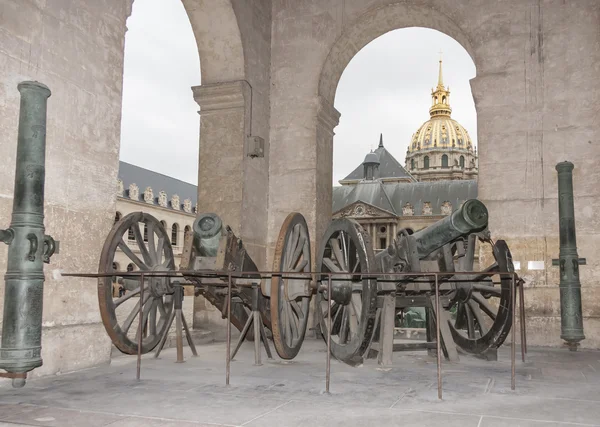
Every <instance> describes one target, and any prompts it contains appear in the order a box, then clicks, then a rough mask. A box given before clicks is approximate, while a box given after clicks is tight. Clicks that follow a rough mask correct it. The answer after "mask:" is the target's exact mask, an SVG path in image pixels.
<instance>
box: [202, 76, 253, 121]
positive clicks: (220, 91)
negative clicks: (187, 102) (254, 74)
mask: <svg viewBox="0 0 600 427" xmlns="http://www.w3.org/2000/svg"><path fill="white" fill-rule="evenodd" d="M192 93H193V94H194V101H196V102H197V103H198V105H199V106H200V114H204V113H209V112H216V111H220V110H230V109H234V108H244V107H245V106H246V102H249V100H250V94H251V88H250V85H249V84H248V82H247V81H245V80H237V81H233V82H221V83H211V84H206V85H200V86H193V87H192Z"/></svg>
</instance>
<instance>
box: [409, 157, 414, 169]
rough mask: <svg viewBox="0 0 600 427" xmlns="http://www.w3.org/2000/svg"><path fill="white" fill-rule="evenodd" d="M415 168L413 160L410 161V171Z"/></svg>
mask: <svg viewBox="0 0 600 427" xmlns="http://www.w3.org/2000/svg"><path fill="white" fill-rule="evenodd" d="M414 168H415V159H410V169H411V170H412V169H414Z"/></svg>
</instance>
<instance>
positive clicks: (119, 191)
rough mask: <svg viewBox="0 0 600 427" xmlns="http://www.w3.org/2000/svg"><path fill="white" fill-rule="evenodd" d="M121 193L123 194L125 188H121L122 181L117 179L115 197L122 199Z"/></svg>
mask: <svg viewBox="0 0 600 427" xmlns="http://www.w3.org/2000/svg"><path fill="white" fill-rule="evenodd" d="M123 193H125V187H124V186H123V180H122V179H118V180H117V196H118V197H123Z"/></svg>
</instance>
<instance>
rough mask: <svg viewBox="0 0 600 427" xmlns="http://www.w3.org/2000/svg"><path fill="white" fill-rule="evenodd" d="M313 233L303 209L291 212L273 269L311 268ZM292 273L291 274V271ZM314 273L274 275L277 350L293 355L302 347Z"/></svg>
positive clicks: (273, 316)
mask: <svg viewBox="0 0 600 427" xmlns="http://www.w3.org/2000/svg"><path fill="white" fill-rule="evenodd" d="M310 269H311V257H310V236H309V233H308V227H307V225H306V220H305V219H304V217H303V216H302V215H301V214H299V213H296V212H294V213H291V214H289V215H288V216H287V218H286V219H285V221H284V222H283V225H282V226H281V231H280V233H279V238H278V239H277V246H276V247H275V259H274V261H273V271H276V272H281V273H292V275H293V273H300V272H310ZM288 275H290V274H288ZM310 296H311V290H310V277H306V278H303V277H285V276H281V277H273V278H272V279H271V331H272V332H273V342H274V343H275V349H276V350H277V354H278V355H279V357H281V358H282V359H293V358H294V357H296V355H297V354H298V351H300V347H301V346H302V342H303V341H304V334H305V333H306V327H307V325H308V314H309V309H310Z"/></svg>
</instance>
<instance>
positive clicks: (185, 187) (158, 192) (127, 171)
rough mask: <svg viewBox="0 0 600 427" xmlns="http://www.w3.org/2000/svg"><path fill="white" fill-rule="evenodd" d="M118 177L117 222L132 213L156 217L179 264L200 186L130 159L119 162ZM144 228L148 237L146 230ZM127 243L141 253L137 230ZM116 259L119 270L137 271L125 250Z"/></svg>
mask: <svg viewBox="0 0 600 427" xmlns="http://www.w3.org/2000/svg"><path fill="white" fill-rule="evenodd" d="M118 176H119V177H118V180H117V206H116V212H115V222H117V221H119V220H120V219H121V218H123V217H125V216H126V215H128V214H130V213H132V212H145V213H148V214H150V215H152V216H154V217H155V218H156V219H157V220H159V221H160V223H161V224H162V225H163V227H164V228H165V230H167V233H168V235H169V237H170V240H171V245H172V246H173V255H174V256H175V265H176V266H177V267H179V264H180V262H181V252H182V250H183V238H184V235H185V232H186V231H188V230H191V227H192V224H193V222H194V218H195V217H196V212H197V209H198V206H197V200H198V195H197V193H198V190H197V187H196V186H195V185H192V184H189V183H187V182H183V181H180V180H178V179H175V178H172V177H169V176H166V175H162V174H159V173H156V172H153V171H150V170H148V169H143V168H140V167H138V166H134V165H132V164H129V163H126V162H119V175H118ZM140 190H141V191H140ZM140 231H142V232H143V234H142V235H143V236H146V232H145V230H140ZM126 243H127V246H129V247H130V248H131V249H132V250H133V252H134V253H139V248H138V245H137V244H136V242H135V236H134V234H133V232H130V233H129V235H128V238H127V241H126ZM115 260H116V261H115V265H114V268H115V269H116V270H118V271H135V270H137V266H136V265H135V264H133V263H132V262H131V260H130V259H129V258H128V257H127V256H126V255H125V254H124V253H122V252H121V251H117V254H116V257H115ZM115 292H118V289H115Z"/></svg>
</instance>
